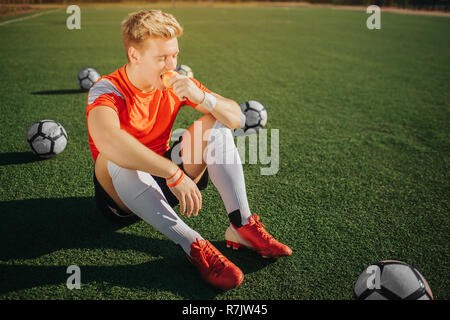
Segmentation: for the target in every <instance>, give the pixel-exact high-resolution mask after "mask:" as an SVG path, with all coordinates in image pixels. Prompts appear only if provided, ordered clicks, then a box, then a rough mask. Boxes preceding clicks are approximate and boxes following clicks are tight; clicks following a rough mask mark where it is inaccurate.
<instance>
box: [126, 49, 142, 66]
mask: <svg viewBox="0 0 450 320" xmlns="http://www.w3.org/2000/svg"><path fill="white" fill-rule="evenodd" d="M128 58H129V59H130V61H131V62H132V63H137V62H138V61H139V60H140V55H139V51H138V50H137V49H136V48H135V47H133V46H131V47H129V48H128Z"/></svg>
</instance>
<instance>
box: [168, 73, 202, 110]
mask: <svg viewBox="0 0 450 320" xmlns="http://www.w3.org/2000/svg"><path fill="white" fill-rule="evenodd" d="M168 85H169V87H172V89H173V92H174V93H175V94H176V95H177V96H178V98H180V99H181V100H184V99H189V101H191V102H193V103H195V104H199V103H202V102H203V99H204V98H205V93H204V92H203V91H202V90H200V88H199V87H197V86H196V85H195V83H194V82H192V81H191V80H190V79H189V78H188V77H186V76H183V75H181V74H179V73H178V72H175V75H174V76H173V77H171V78H170V80H169V82H168Z"/></svg>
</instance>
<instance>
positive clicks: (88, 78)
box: [77, 67, 101, 90]
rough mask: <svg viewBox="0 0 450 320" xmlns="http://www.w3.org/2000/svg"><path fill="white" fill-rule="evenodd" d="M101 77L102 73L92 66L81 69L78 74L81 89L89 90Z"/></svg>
mask: <svg viewBox="0 0 450 320" xmlns="http://www.w3.org/2000/svg"><path fill="white" fill-rule="evenodd" d="M100 78H101V75H100V73H99V72H98V71H97V70H96V69H95V68H91V67H87V68H83V69H81V70H80V72H78V76H77V79H78V84H79V85H80V88H81V90H89V89H90V88H91V87H92V86H93V85H94V83H96V82H97V80H98V79H100Z"/></svg>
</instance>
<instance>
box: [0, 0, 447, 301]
mask: <svg viewBox="0 0 450 320" xmlns="http://www.w3.org/2000/svg"><path fill="white" fill-rule="evenodd" d="M134 10H135V9H127V8H107V9H95V8H89V9H83V10H82V16H81V19H82V20H81V30H73V31H70V30H68V29H67V28H66V19H67V17H68V15H67V14H66V13H65V10H60V11H56V12H52V13H49V14H46V15H42V16H38V17H34V18H30V19H27V20H22V21H17V22H13V23H9V24H5V25H1V26H0V36H1V41H2V46H1V48H0V59H1V61H2V73H1V78H0V81H1V82H0V83H1V85H0V96H1V100H0V114H1V116H0V117H1V130H0V136H1V142H2V143H1V144H0V217H1V221H2V222H1V224H0V299H351V298H352V294H353V293H352V290H353V285H354V283H355V281H356V279H357V277H358V275H359V274H360V273H361V272H362V270H363V269H364V268H365V267H366V266H368V265H370V264H371V263H373V262H376V261H379V260H383V259H397V260H402V261H405V262H407V263H410V264H412V265H413V266H415V267H416V268H417V269H419V270H420V271H421V272H422V273H423V275H424V276H425V277H426V278H427V280H428V282H429V283H430V285H431V288H432V289H433V293H434V295H435V297H436V298H437V299H449V298H450V288H449V279H450V265H449V256H450V251H449V235H450V223H449V222H450V218H449V212H450V197H449V192H450V147H449V146H450V144H449V141H450V139H449V138H450V122H449V115H450V64H449V57H450V19H448V18H445V17H430V16H413V15H398V14H394V13H383V14H382V29H381V30H373V31H371V30H368V29H367V28H366V19H367V17H368V15H367V14H366V13H365V12H358V11H345V10H331V9H321V8H237V7H236V8H231V7H230V8H214V9H213V8H182V9H165V10H166V11H168V12H170V13H173V14H174V15H175V16H176V17H177V19H178V20H179V21H180V22H181V24H182V25H183V26H184V31H185V34H184V35H183V37H181V38H180V40H179V41H180V42H179V43H180V49H181V53H180V60H179V64H187V65H189V66H190V67H191V68H192V69H193V70H194V73H195V77H196V78H197V79H199V80H200V81H202V82H203V83H204V84H205V85H206V86H207V87H208V88H210V89H211V90H213V91H215V92H217V93H219V94H221V95H223V96H225V97H229V98H231V99H234V100H236V101H238V102H243V101H246V100H252V99H253V100H258V101H261V102H262V103H263V104H264V105H265V106H266V108H267V110H268V114H269V121H268V124H267V128H268V129H279V135H280V138H279V141H280V143H279V158H280V169H279V172H278V174H276V175H272V176H261V175H260V168H261V167H266V166H265V165H261V164H258V165H251V164H248V163H247V164H245V165H244V172H245V175H246V183H247V191H248V198H249V202H250V208H251V210H252V211H253V212H256V213H258V214H260V216H261V217H262V222H263V223H264V224H265V225H266V226H267V229H268V230H269V231H270V232H271V233H272V234H273V235H274V236H275V237H277V238H278V239H279V240H281V241H283V242H285V243H287V244H288V245H290V247H291V248H292V249H293V252H294V253H293V255H292V256H291V257H289V258H285V259H279V260H277V261H275V262H272V261H267V260H264V259H261V258H260V257H259V256H258V255H257V254H256V253H254V252H251V251H247V250H240V251H237V252H235V251H231V250H229V249H227V248H226V247H225V243H224V232H225V229H226V227H227V224H228V218H227V215H226V212H225V209H224V206H223V204H222V202H221V199H220V196H219V194H218V192H217V190H216V189H215V188H214V186H213V185H212V184H210V185H209V187H208V188H207V189H206V190H205V191H204V192H203V199H204V200H203V201H204V205H203V209H202V211H201V212H200V213H199V216H198V217H193V218H190V219H187V218H183V219H185V221H188V224H189V225H191V226H192V227H193V228H194V229H196V230H197V231H199V232H200V234H202V235H203V236H204V237H205V238H207V239H209V240H210V241H211V242H212V243H213V244H214V245H215V246H216V247H217V248H218V249H219V250H221V251H222V252H223V253H224V254H226V256H227V257H228V258H229V259H230V260H232V261H233V262H234V263H236V264H237V265H238V266H239V267H240V268H241V269H242V270H243V272H244V273H245V279H244V282H243V284H242V285H241V286H240V287H239V288H237V289H235V290H231V291H228V292H221V291H218V290H215V289H213V288H212V287H210V286H208V285H207V284H206V283H204V282H203V281H202V280H201V278H200V276H199V275H198V273H197V271H196V270H195V269H194V267H193V266H191V265H190V264H189V263H188V262H187V260H186V259H185V257H184V254H183V253H182V252H181V251H180V250H179V249H178V248H177V247H176V246H175V245H173V244H172V243H171V242H170V241H169V240H168V239H167V238H165V237H164V236H163V235H161V234H160V233H158V232H157V231H156V230H155V229H154V228H152V227H151V226H149V225H147V224H145V223H144V222H138V223H135V224H132V225H129V226H125V227H123V226H116V225H113V224H111V223H110V222H109V221H108V220H106V219H105V218H104V217H103V216H102V215H101V214H100V213H99V212H98V211H97V209H96V207H95V202H94V199H93V195H94V188H93V183H92V172H93V161H92V158H91V155H90V150H89V146H88V141H87V130H86V119H85V110H86V97H87V94H86V93H81V92H78V85H77V81H76V75H77V72H78V71H79V69H80V68H82V67H84V66H93V67H96V68H97V69H98V70H99V71H100V72H101V73H102V74H108V73H111V72H112V71H114V70H115V69H117V68H119V67H121V66H122V65H123V64H124V63H125V55H124V51H123V49H122V42H121V35H120V21H122V19H124V18H125V17H126V16H127V14H128V13H129V12H131V11H134ZM1 21H5V20H4V19H3V20H1ZM188 109H190V108H186V109H184V110H182V112H181V113H180V114H179V117H178V118H177V120H176V123H175V127H174V128H187V127H188V126H189V125H190V123H191V122H192V121H193V120H194V119H196V118H197V117H199V114H198V113H196V111H194V110H188ZM40 119H53V120H56V121H59V122H61V123H62V124H63V125H64V127H65V128H66V130H67V132H68V135H69V142H68V145H67V148H66V150H65V151H64V152H63V153H62V154H60V155H58V156H57V157H56V158H54V159H51V160H44V161H36V160H35V158H34V157H33V156H32V154H31V152H30V149H29V147H28V145H27V143H26V140H25V133H26V130H27V128H28V126H30V125H31V124H32V123H33V122H34V121H37V120H40ZM247 162H248V161H247ZM176 210H178V207H177V209H176ZM70 265H78V266H79V267H80V268H81V282H82V287H81V290H68V289H67V287H66V280H67V277H68V276H69V275H68V274H67V273H66V269H67V267H68V266H70Z"/></svg>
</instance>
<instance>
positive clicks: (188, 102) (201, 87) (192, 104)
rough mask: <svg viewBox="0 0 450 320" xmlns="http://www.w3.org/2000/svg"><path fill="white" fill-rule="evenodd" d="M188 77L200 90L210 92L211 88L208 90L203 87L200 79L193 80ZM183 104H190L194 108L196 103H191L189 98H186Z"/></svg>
mask: <svg viewBox="0 0 450 320" xmlns="http://www.w3.org/2000/svg"><path fill="white" fill-rule="evenodd" d="M189 79H191V81H192V82H194V83H195V85H196V86H197V87H199V88H200V90H202V91H205V92H208V93H211V90H209V89H208V88H207V87H205V86H204V85H203V84H202V83H201V82H200V81H198V80H195V79H194V78H189ZM184 104H185V105H188V106H190V107H192V108H195V107H197V105H198V104H197V103H193V102H192V101H190V100H189V99H186V102H185V103H184Z"/></svg>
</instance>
